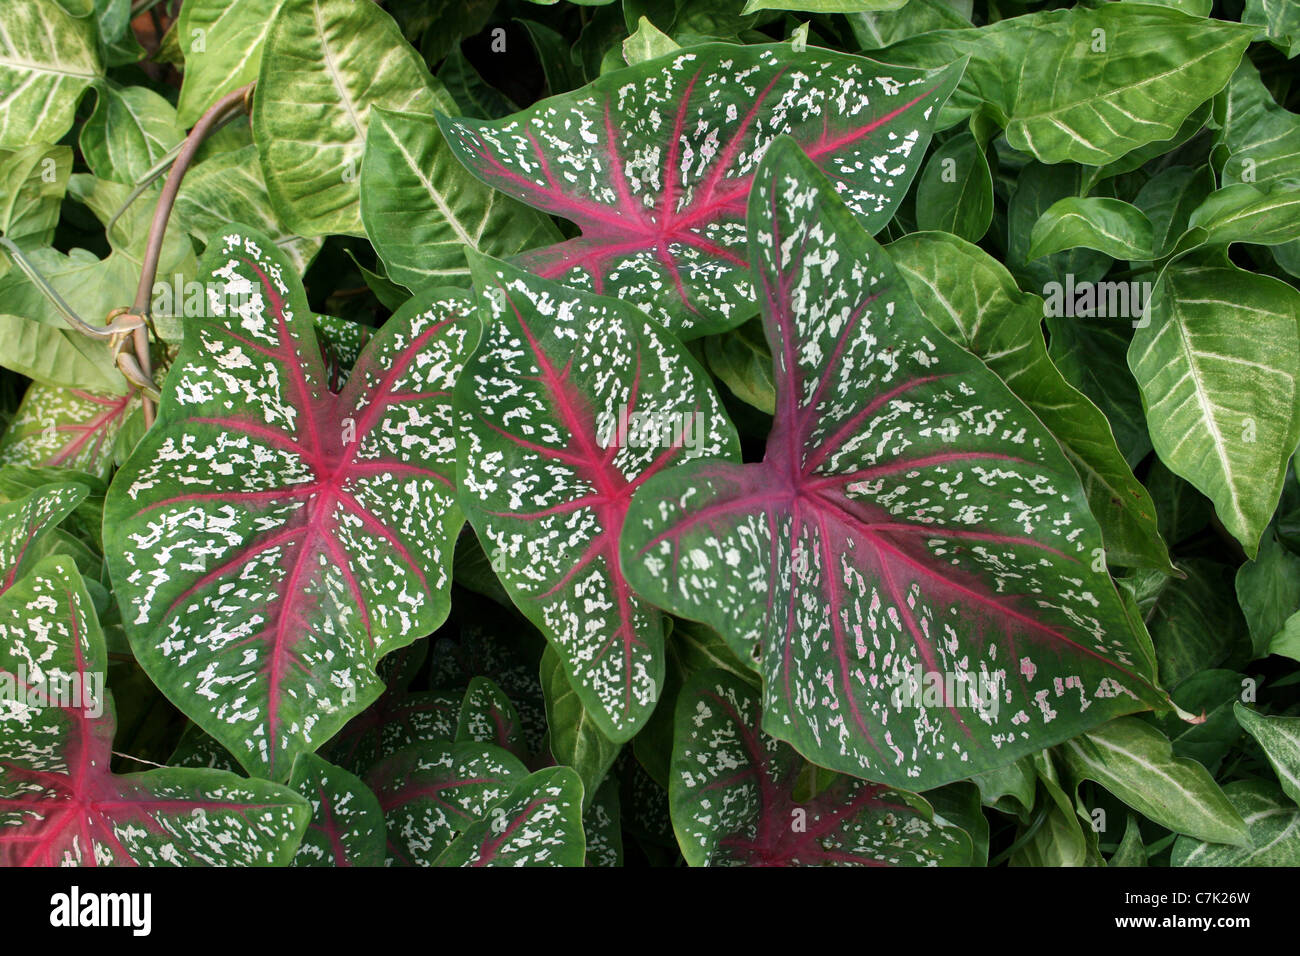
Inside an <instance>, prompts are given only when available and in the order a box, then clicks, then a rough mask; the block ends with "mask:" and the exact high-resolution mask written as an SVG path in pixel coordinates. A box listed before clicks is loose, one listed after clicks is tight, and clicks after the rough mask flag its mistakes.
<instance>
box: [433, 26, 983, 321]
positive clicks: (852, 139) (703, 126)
mask: <svg viewBox="0 0 1300 956" xmlns="http://www.w3.org/2000/svg"><path fill="white" fill-rule="evenodd" d="M960 76H961V67H960V65H959V64H954V65H953V66H949V67H944V68H943V69H940V70H936V71H934V72H931V73H927V72H924V71H921V70H914V69H907V68H902V67H897V66H886V65H883V64H880V63H875V62H873V61H871V60H867V59H864V58H862V57H857V56H851V55H848V54H843V53H834V52H831V51H827V50H807V51H804V52H800V53H796V52H794V51H792V50H791V49H790V47H789V46H788V45H778V46H734V45H729V44H707V45H704V46H697V47H692V48H690V49H689V50H683V51H680V52H675V53H673V54H670V55H669V56H665V57H661V58H660V59H657V60H651V61H648V62H645V63H640V64H637V65H636V66H632V67H628V68H627V69H623V70H618V71H616V72H613V73H608V74H606V75H604V76H602V77H600V79H598V80H596V81H595V82H594V83H592V84H590V85H589V86H586V87H583V88H582V89H581V90H576V91H574V92H572V93H566V94H563V95H561V96H556V97H552V98H550V99H547V100H543V101H542V102H540V103H538V104H536V105H535V106H532V107H530V108H529V109H527V110H524V111H523V112H521V113H516V114H515V115H513V116H509V117H506V118H505V119H501V120H494V121H482V120H470V119H457V120H447V119H443V120H441V122H442V125H443V130H444V132H445V133H446V136H447V142H448V143H449V144H450V145H451V147H452V149H453V150H454V151H455V152H456V155H457V156H458V157H459V158H460V160H461V162H463V163H464V164H465V165H466V166H467V167H469V169H470V170H471V171H473V172H474V174H475V175H476V176H478V177H479V178H480V179H482V180H483V181H484V182H486V183H487V184H488V185H490V186H494V187H496V188H497V189H500V190H501V191H503V192H505V193H508V194H509V195H511V196H514V197H515V198H517V199H521V200H523V201H524V202H526V203H528V204H530V205H533V206H536V207H537V208H539V209H543V210H545V211H547V212H550V213H554V214H555V215H558V216H563V217H565V218H566V219H570V220H572V221H573V222H575V223H577V224H578V226H579V227H581V229H582V236H581V237H580V238H578V239H573V240H570V241H568V242H564V243H560V244H559V245H555V246H549V247H547V248H545V249H541V250H536V251H530V252H528V253H525V254H524V255H522V256H521V257H520V258H519V260H518V261H519V262H520V263H521V264H522V265H524V266H525V267H526V268H528V269H529V270H530V271H534V272H537V273H539V274H540V275H542V276H543V277H545V278H557V279H562V280H563V281H564V282H566V283H567V284H569V285H575V286H582V287H585V288H589V289H592V290H593V291H595V292H598V293H603V294H607V295H615V296H618V297H619V298H622V299H626V300H628V301H630V302H633V303H635V304H636V305H639V306H641V307H642V308H645V309H647V310H648V311H649V312H650V313H651V315H652V316H654V317H655V318H656V319H658V320H659V321H661V322H663V323H664V324H665V325H667V326H668V328H670V329H671V330H672V331H674V332H676V333H677V334H679V335H682V336H683V337H694V336H697V335H704V334H707V333H709V332H716V331H720V330H722V329H726V328H731V327H732V326H735V325H737V324H739V323H740V322H741V321H742V320H743V319H745V318H746V317H747V316H749V315H752V314H753V290H752V288H751V287H750V284H749V278H750V277H749V270H748V267H747V266H748V264H747V262H746V261H745V224H744V220H745V200H746V198H747V196H748V194H749V189H750V184H751V181H752V178H753V173H754V169H755V168H756V166H757V165H758V160H759V158H760V157H761V155H762V153H763V151H764V150H765V149H766V148H767V145H768V144H769V143H770V142H771V141H772V140H773V139H774V138H775V137H776V136H778V135H780V134H782V133H789V134H792V135H793V136H794V137H795V138H796V139H797V140H798V141H799V142H800V143H801V144H802V145H803V146H804V147H805V149H807V150H808V151H809V153H810V154H811V155H812V156H813V157H814V159H816V161H817V163H818V165H819V166H820V167H821V168H822V169H824V170H826V171H827V172H828V173H830V174H831V175H833V176H834V178H835V185H836V189H837V190H839V191H840V193H841V194H842V195H843V196H844V198H845V199H846V201H848V203H849V204H850V205H851V206H852V208H853V210H854V211H855V212H856V213H858V214H859V215H860V216H862V218H863V223H864V225H865V226H866V227H867V228H868V229H870V230H871V231H872V232H875V231H877V230H879V229H881V228H882V227H883V226H884V225H885V223H887V222H888V221H889V219H890V218H891V217H892V216H893V214H894V208H895V206H896V205H897V204H898V202H899V200H901V199H902V197H903V194H904V193H905V192H906V191H907V187H908V184H909V183H910V182H911V181H912V177H913V176H914V175H915V173H916V170H917V167H918V166H919V165H920V162H921V159H922V157H923V156H924V155H925V147H926V144H927V143H928V142H929V139H930V131H931V128H932V126H933V120H934V116H935V112H936V111H937V110H938V108H939V107H940V106H941V105H942V104H943V102H944V101H945V100H946V99H947V98H948V95H949V93H951V92H952V89H953V87H954V86H955V85H956V83H957V80H958V79H959V78H960Z"/></svg>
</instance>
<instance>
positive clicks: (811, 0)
mask: <svg viewBox="0 0 1300 956" xmlns="http://www.w3.org/2000/svg"><path fill="white" fill-rule="evenodd" d="M905 3H907V0H748V2H747V3H746V4H745V9H743V10H741V11H740V13H741V15H742V16H743V15H745V14H747V13H757V12H758V11H759V10H799V11H802V12H805V13H864V12H867V11H874V10H897V9H898V8H899V7H901V6H903V4H905Z"/></svg>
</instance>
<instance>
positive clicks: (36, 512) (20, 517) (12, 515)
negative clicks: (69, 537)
mask: <svg viewBox="0 0 1300 956" xmlns="http://www.w3.org/2000/svg"><path fill="white" fill-rule="evenodd" d="M86 494H87V490H86V488H85V487H84V486H83V485H79V484H76V483H73V482H61V483H58V484H50V485H45V486H44V487H41V488H37V489H36V490H34V491H32V492H31V493H29V494H27V495H24V496H23V497H21V498H19V499H18V500H17V501H11V502H8V503H5V504H0V594H3V593H4V592H5V591H7V590H9V589H10V588H11V587H13V586H14V584H16V583H17V582H18V580H19V579H20V578H21V577H22V576H23V575H24V574H25V573H26V572H27V570H28V568H29V567H30V566H31V565H32V564H34V563H35V561H36V560H37V559H39V558H40V557H43V555H41V554H40V553H39V551H38V550H37V549H38V546H39V542H40V540H41V538H42V537H44V536H45V535H46V534H48V533H49V532H50V531H52V530H53V529H54V528H56V527H57V526H58V524H59V522H61V521H62V520H63V519H64V518H66V517H67V516H68V515H70V514H72V512H73V510H74V509H75V508H76V507H77V505H79V504H81V502H83V501H84V500H85V499H86Z"/></svg>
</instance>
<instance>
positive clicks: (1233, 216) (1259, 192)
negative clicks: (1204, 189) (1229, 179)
mask: <svg viewBox="0 0 1300 956" xmlns="http://www.w3.org/2000/svg"><path fill="white" fill-rule="evenodd" d="M1295 239H1300V186H1296V185H1294V184H1292V183H1284V182H1278V181H1274V182H1272V183H1269V184H1267V185H1266V187H1265V188H1259V187H1256V186H1252V185H1251V184H1249V183H1233V184H1232V185H1229V186H1225V187H1224V188H1223V189H1220V190H1217V191H1215V192H1213V193H1211V194H1210V195H1209V196H1207V197H1206V198H1205V200H1204V201H1203V202H1202V203H1201V204H1200V206H1198V207H1197V208H1196V209H1195V210H1194V211H1193V212H1192V215H1191V218H1190V219H1189V220H1188V229H1187V231H1186V232H1185V233H1183V235H1182V236H1181V237H1179V239H1178V243H1177V244H1176V245H1175V246H1174V249H1173V254H1174V255H1181V254H1182V253H1184V252H1189V251H1191V250H1192V249H1195V248H1197V247H1198V246H1205V245H1227V244H1228V243H1233V242H1251V243H1255V244H1257V245H1263V246H1272V245H1278V244H1280V243H1284V242H1290V241H1292V240H1295Z"/></svg>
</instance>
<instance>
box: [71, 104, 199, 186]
mask: <svg viewBox="0 0 1300 956" xmlns="http://www.w3.org/2000/svg"><path fill="white" fill-rule="evenodd" d="M98 96H99V101H98V102H97V103H96V104H95V112H94V113H93V114H91V117H90V119H88V120H86V124H85V125H84V126H83V127H82V128H81V139H80V141H79V142H80V146H81V153H82V156H84V157H85V160H86V165H88V166H89V167H90V170H91V172H93V173H94V174H95V175H96V176H98V177H99V178H100V179H110V180H112V181H114V182H118V183H125V184H126V185H128V186H134V185H135V184H136V183H137V182H139V181H140V180H142V179H143V178H144V177H145V175H146V174H147V173H148V172H149V171H150V170H151V169H152V168H153V167H154V166H155V165H156V164H157V163H158V161H159V160H161V159H162V158H163V157H164V156H166V155H167V153H168V152H170V151H171V150H172V148H173V147H175V146H176V145H177V144H179V143H180V141H181V140H183V139H184V138H185V131H184V130H183V129H182V128H181V126H180V124H179V123H178V122H177V119H176V110H175V108H174V107H173V106H172V105H171V104H170V103H168V102H167V101H166V100H165V99H163V98H162V97H161V96H159V95H158V94H157V93H155V92H154V91H153V90H151V89H148V88H146V87H143V86H126V87H122V86H118V85H117V84H116V83H106V84H104V87H103V88H102V89H100V90H99V93H98Z"/></svg>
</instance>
